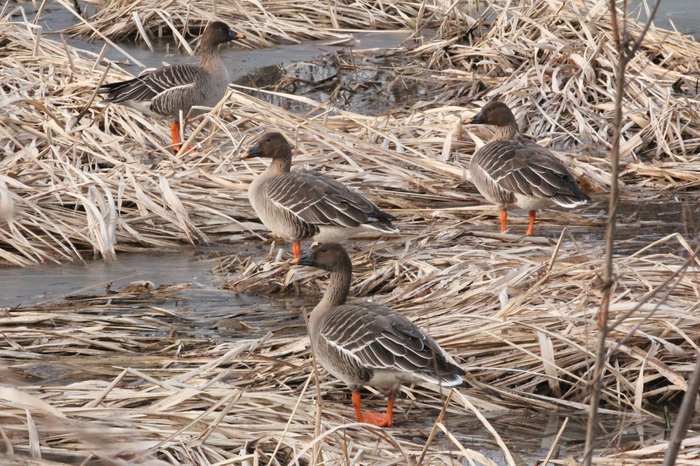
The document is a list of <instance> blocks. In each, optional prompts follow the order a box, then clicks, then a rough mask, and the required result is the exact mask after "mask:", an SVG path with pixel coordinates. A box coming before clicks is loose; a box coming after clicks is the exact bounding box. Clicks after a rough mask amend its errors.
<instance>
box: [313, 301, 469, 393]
mask: <svg viewBox="0 0 700 466" xmlns="http://www.w3.org/2000/svg"><path fill="white" fill-rule="evenodd" d="M320 334H321V337H322V338H324V339H326V341H327V342H328V343H329V346H330V347H333V348H335V349H336V350H337V352H338V353H339V354H338V356H340V357H341V358H343V359H345V360H347V361H348V362H350V361H352V362H353V363H354V365H357V366H360V367H363V368H366V369H369V370H370V371H373V370H389V371H396V372H403V373H412V374H413V375H415V376H417V377H419V378H422V379H423V380H426V381H428V382H431V383H435V384H437V383H442V384H443V385H446V386H451V385H458V384H460V383H461V382H462V378H461V377H460V375H463V374H464V373H465V372H464V370H462V369H461V368H460V367H458V366H456V365H454V364H452V363H450V362H449V361H448V360H447V357H446V355H445V352H444V351H443V350H442V348H440V346H439V345H438V344H437V342H436V341H435V340H433V339H432V338H431V337H430V336H429V335H428V334H427V333H425V332H424V331H423V330H421V329H420V328H419V327H418V326H416V325H415V324H414V323H413V322H411V321H410V320H409V319H407V318H406V317H404V316H403V315H401V314H399V313H397V312H396V311H394V310H392V309H390V308H388V307H385V306H381V305H359V304H346V305H343V306H338V307H336V308H334V309H332V310H331V311H329V312H328V314H326V315H325V316H324V322H323V324H322V327H321V329H320Z"/></svg>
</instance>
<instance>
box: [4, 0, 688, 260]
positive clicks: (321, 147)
mask: <svg viewBox="0 0 700 466" xmlns="http://www.w3.org/2000/svg"><path fill="white" fill-rule="evenodd" d="M555 3H556V2H555ZM557 5H558V3H557ZM562 11H564V12H566V11H568V10H566V9H564V10H562ZM563 14H564V13H563ZM3 21H4V22H5V23H3V24H4V25H5V26H7V27H3V31H2V32H1V33H0V34H2V36H1V37H2V39H1V40H2V43H3V45H4V48H3V53H4V55H3V56H2V57H0V67H1V72H2V75H3V76H4V77H5V78H6V79H5V81H4V85H3V87H2V88H1V90H0V99H2V102H3V103H4V104H5V105H3V106H2V110H0V112H1V113H0V115H1V119H0V132H1V134H2V136H1V137H2V140H1V142H0V147H2V150H3V152H4V153H5V155H6V157H5V158H4V159H3V161H2V164H1V165H0V192H1V193H2V196H3V197H2V212H3V214H2V219H3V220H2V224H1V225H0V244H3V245H4V247H3V248H2V249H0V254H2V257H1V258H0V260H2V261H3V262H5V263H10V264H15V265H22V266H25V265H30V264H34V263H41V262H46V261H59V260H81V259H82V258H83V257H85V254H86V251H93V254H94V255H96V256H98V257H105V258H111V257H114V255H115V253H116V252H117V251H119V250H125V249H131V248H133V247H134V246H145V247H152V246H156V247H159V246H161V247H162V246H168V245H171V244H173V243H182V242H183V241H184V242H190V243H201V242H206V241H212V240H216V239H219V238H222V237H225V238H226V239H228V240H230V241H235V240H238V239H240V238H242V237H243V236H244V235H249V234H251V231H252V232H258V231H263V230H264V228H263V227H262V226H261V225H260V224H259V223H258V222H257V221H256V220H255V217H254V214H253V212H252V210H251V209H250V206H249V204H248V201H247V194H246V186H247V184H248V183H249V182H250V180H252V178H253V177H254V176H255V174H256V173H258V172H259V170H260V169H261V167H262V165H260V164H257V163H251V164H243V163H242V162H241V161H239V159H238V155H239V153H240V151H241V149H242V148H244V147H247V145H249V144H250V143H251V141H252V140H253V139H254V138H255V134H257V133H258V132H259V131H261V129H263V128H265V129H276V130H280V131H282V132H283V133H285V134H286V135H287V137H288V138H289V139H290V140H292V141H294V142H295V143H297V145H298V147H297V154H296V155H297V157H298V158H297V164H299V165H301V166H306V167H308V168H312V169H313V168H320V169H322V170H324V171H327V172H329V173H332V174H333V175H334V176H337V177H339V178H341V179H343V180H345V182H347V183H348V184H350V185H351V186H353V187H356V188H359V189H363V190H364V191H365V192H366V193H367V194H368V195H370V197H372V198H373V199H374V200H376V201H377V202H379V204H380V205H381V206H382V207H383V208H385V209H388V210H389V211H391V212H392V213H394V214H395V215H397V216H399V217H400V218H401V220H400V222H399V227H400V228H402V229H404V230H405V229H406V228H407V227H408V226H409V225H411V224H413V223H415V222H426V224H427V223H430V222H431V221H433V220H435V219H440V222H439V223H436V225H446V226H448V225H450V224H452V223H453V222H454V223H463V222H467V221H469V223H470V225H475V226H477V227H482V226H486V225H488V226H492V225H493V223H492V220H491V216H492V215H493V212H494V209H493V207H491V206H487V205H483V202H482V200H481V198H480V197H478V196H475V195H474V190H473V188H472V186H471V184H469V183H466V181H467V180H468V179H469V174H468V170H466V168H465V167H466V166H467V163H468V158H469V154H471V153H473V151H474V149H475V147H478V146H479V145H481V144H482V143H483V141H484V140H485V138H487V137H488V134H487V133H484V132H481V131H480V130H473V129H471V128H466V129H465V128H463V127H462V125H461V124H460V117H461V116H462V114H463V113H467V114H468V113H470V112H474V111H476V107H471V106H469V107H467V108H465V107H463V106H460V105H456V104H458V103H459V102H456V101H455V102H450V101H448V104H454V105H447V106H437V105H435V104H430V103H427V102H426V101H418V102H416V104H415V105H414V106H413V107H408V108H399V109H396V110H395V111H392V112H390V113H388V114H386V115H380V116H377V117H374V116H372V117H370V116H364V115H360V114H357V113H353V112H347V111H341V110H337V109H335V108H333V106H332V105H331V104H330V103H328V102H315V101H313V100H310V99H308V98H305V97H303V96H289V95H286V96H287V97H288V98H291V99H296V100H298V101H300V102H304V103H305V104H307V105H310V106H312V108H314V109H315V111H311V112H309V113H307V114H306V115H302V116H301V117H300V116H299V115H297V114H294V113H291V112H287V111H284V110H282V109H280V108H278V107H275V106H272V105H270V104H268V103H266V102H263V101H261V100H258V99H255V98H252V97H249V96H247V95H245V94H242V93H241V92H239V91H237V90H234V91H232V93H231V94H230V96H229V98H228V99H226V100H225V101H224V102H223V103H222V104H221V105H219V106H218V107H217V109H215V110H214V112H212V113H211V114H209V115H207V116H205V117H202V118H200V119H198V120H195V122H194V125H193V126H192V127H191V128H190V130H189V131H188V132H187V134H188V135H190V143H191V144H195V145H196V146H197V147H196V149H197V151H196V152H193V153H188V154H184V155H183V154H181V155H180V156H178V157H174V156H172V154H171V153H170V152H169V150H168V148H167V147H164V146H163V144H164V142H166V141H168V134H167V126H166V125H164V124H162V122H158V121H155V120H152V119H149V118H146V117H143V116H142V115H140V114H138V113H136V112H132V111H130V110H127V109H124V108H122V107H118V106H111V107H109V108H107V109H106V110H103V111H98V109H96V108H94V107H92V108H90V109H89V110H88V111H87V112H86V113H85V116H84V117H83V118H82V119H81V120H80V121H76V117H77V114H78V113H79V112H80V111H81V110H82V109H83V108H84V107H85V106H86V105H87V104H88V103H89V102H90V101H91V100H90V99H91V97H92V96H93V92H94V88H95V87H96V86H97V84H98V83H99V81H100V80H101V79H102V78H103V77H104V74H105V64H104V62H99V63H97V64H96V63H95V59H96V57H95V55H93V54H89V53H86V52H82V51H77V50H75V49H73V48H70V47H67V46H65V45H64V44H62V43H60V42H56V41H52V40H49V39H47V38H46V37H43V36H41V34H40V33H39V31H38V30H37V29H36V28H34V27H33V26H32V25H30V24H22V23H9V22H8V21H9V16H8V17H5V18H4V19H3ZM528 24H530V23H528ZM550 26H552V25H551V24H550ZM552 27H553V26H552ZM522 29H523V30H525V29H526V26H523V27H522ZM494 30H496V29H494ZM559 31H560V30H559V29H555V30H554V32H553V33H556V32H559ZM523 34H524V32H523ZM678 40H681V39H678ZM683 40H685V41H686V42H688V44H687V47H693V46H694V42H691V41H690V40H689V39H687V38H685V39H683ZM436 43H439V39H438V40H437V41H436ZM426 46H430V44H427V45H426ZM659 47H662V48H663V47H664V44H660V45H659ZM419 49H420V47H419V48H418V49H415V50H419ZM354 53H361V52H354ZM411 53H412V60H411V62H410V63H411V65H410V66H411V69H413V70H414V69H415V67H416V63H417V62H416V60H417V59H416V57H417V56H420V54H416V53H413V52H411ZM669 53H670V52H669ZM66 58H69V60H68V64H69V67H66ZM394 63H395V65H396V66H399V62H398V61H394ZM486 71H488V70H486ZM440 74H441V73H438V75H440ZM472 74H473V75H474V76H475V77H477V76H478V75H477V74H476V73H472ZM442 75H444V73H442ZM126 77H128V75H127V74H126V73H125V72H123V71H122V70H120V69H119V67H118V66H116V65H115V64H113V65H112V67H111V69H110V70H109V72H108V76H107V79H108V80H109V81H112V80H117V79H124V78H126ZM488 79H491V78H488ZM633 81H634V79H633ZM507 84H508V85H509V86H511V87H512V85H513V83H512V82H509V83H507ZM521 84H522V85H523V90H527V89H529V86H531V85H532V83H531V82H529V81H523V82H522V83H521ZM649 85H650V86H652V87H653V86H658V88H659V89H663V85H664V83H663V82H660V83H658V84H654V83H651V84H649ZM477 87H478V86H477ZM657 92H661V91H657ZM277 95H284V94H277ZM567 95H568V94H567ZM436 97H439V96H436ZM669 99H670V100H669V101H670V102H681V103H682V102H690V100H689V99H688V98H686V97H682V98H675V97H673V96H670V97H669ZM465 100H466V99H465ZM574 104H576V102H575V101H573V103H572V105H574ZM572 108H575V107H572ZM536 115H537V112H535V111H531V112H529V113H528V117H529V118H532V119H533V120H532V121H533V122H534V119H535V117H536ZM604 117H605V115H603V118H604ZM671 121H675V122H676V123H675V124H676V125H677V126H674V128H675V129H674V131H675V132H676V133H678V134H686V132H687V131H690V130H691V129H692V128H693V127H694V125H695V124H697V123H696V120H693V121H690V122H688V123H687V124H686V122H685V121H677V120H671ZM550 134H551V136H550V137H549V140H550V141H549V142H550V143H551V142H552V141H554V140H556V139H557V137H558V136H557V134H559V135H561V136H562V137H565V135H566V132H565V131H560V132H559V133H556V132H551V133H550ZM543 142H544V143H546V142H547V140H545V141H543ZM684 144H685V147H687V148H688V149H689V150H690V149H691V148H692V144H693V141H692V140H687V141H684ZM565 153H566V154H567V155H568V156H569V158H570V160H571V167H572V170H573V171H574V173H575V174H576V175H577V177H579V178H580V179H581V181H582V182H584V183H585V184H587V185H588V187H587V189H588V190H589V192H591V191H593V192H595V191H605V190H606V189H607V186H608V184H609V181H610V180H609V174H608V172H607V168H608V162H607V160H606V159H605V156H604V153H603V152H600V151H598V152H595V153H591V152H590V151H586V150H583V151H578V150H573V151H566V152H565ZM674 157H675V159H668V160H646V159H644V158H639V159H638V160H630V161H629V163H628V164H627V166H626V168H625V171H624V175H623V182H624V183H625V186H624V188H623V195H625V196H628V197H633V198H636V199H640V200H641V199H648V198H652V197H654V196H657V195H658V193H659V191H660V190H664V189H686V188H687V189H692V188H694V187H696V186H698V184H700V160H698V156H697V155H692V156H691V155H688V156H686V157H684V159H683V160H682V161H681V160H680V158H679V157H681V155H677V156H674ZM465 205H466V206H467V207H466V208H460V209H455V210H449V209H447V208H448V207H449V208H452V207H455V206H459V207H462V206H465ZM426 207H428V209H426ZM557 216H558V218H560V219H561V220H562V221H563V220H566V221H565V222H563V223H564V224H568V225H591V224H592V225H599V224H600V222H601V216H600V212H599V210H598V209H596V208H588V209H582V210H576V211H572V212H567V213H565V214H557ZM546 218H547V214H545V216H544V218H543V219H544V220H545V222H546ZM558 224H561V223H558ZM516 227H517V225H516Z"/></svg>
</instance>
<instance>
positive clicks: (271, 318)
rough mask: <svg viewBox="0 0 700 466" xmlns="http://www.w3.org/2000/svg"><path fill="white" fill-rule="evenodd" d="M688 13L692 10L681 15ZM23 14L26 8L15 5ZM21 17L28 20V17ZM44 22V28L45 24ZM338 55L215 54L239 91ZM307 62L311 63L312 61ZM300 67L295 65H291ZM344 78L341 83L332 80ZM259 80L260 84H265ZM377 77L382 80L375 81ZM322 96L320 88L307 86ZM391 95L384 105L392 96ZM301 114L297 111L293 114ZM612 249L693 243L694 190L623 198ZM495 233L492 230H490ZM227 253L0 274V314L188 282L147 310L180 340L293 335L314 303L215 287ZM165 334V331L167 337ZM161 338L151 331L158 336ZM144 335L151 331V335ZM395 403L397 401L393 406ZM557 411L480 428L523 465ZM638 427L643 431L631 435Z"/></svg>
mask: <svg viewBox="0 0 700 466" xmlns="http://www.w3.org/2000/svg"><path fill="white" fill-rule="evenodd" d="M693 5H694V2H692V1H690V0H687V1H684V0H664V1H663V2H662V6H661V8H662V9H661V11H660V13H659V17H658V18H659V19H658V20H657V25H658V26H667V23H668V21H673V22H674V24H675V26H676V27H678V29H679V30H681V31H683V32H690V33H695V34H696V36H697V37H700V27H698V24H700V9H697V8H695V7H694V6H693ZM691 6H692V7H691ZM24 7H25V9H26V10H27V11H28V12H30V11H31V10H32V8H35V6H32V5H31V4H24ZM29 16H30V17H31V14H29ZM42 18H43V19H42V20H41V21H40V24H41V25H42V26H43V27H44V30H45V31H49V30H58V29H60V28H63V27H66V26H68V25H70V24H72V21H73V17H72V16H71V15H69V14H68V13H66V12H65V11H64V10H63V8H62V7H61V6H60V5H56V4H53V3H49V4H48V6H47V8H46V9H45V12H44V15H43V16H42ZM47 20H50V23H47ZM406 36H407V33H377V34H374V33H362V34H357V35H356V37H357V38H358V39H359V40H360V42H359V44H358V45H357V47H358V48H373V47H378V46H382V47H386V46H392V45H397V44H398V43H400V42H401V41H402V40H403V39H404V38H405V37H406ZM68 41H69V43H71V44H72V45H76V46H80V47H82V48H86V49H88V50H91V51H94V52H99V50H100V49H101V47H102V44H99V43H95V44H87V43H85V42H84V41H82V40H80V39H73V38H69V39H68ZM120 45H121V46H123V47H124V48H125V49H126V50H127V51H128V53H129V54H131V55H133V56H134V58H136V59H137V60H139V61H142V62H143V63H144V64H146V65H147V66H160V64H161V63H162V61H164V60H165V61H167V62H168V63H170V64H175V63H181V62H193V61H195V60H196V59H195V58H193V57H189V56H186V55H181V54H176V55H170V56H167V57H165V56H164V52H165V50H166V48H167V41H161V42H159V43H157V44H156V45H157V48H158V53H156V54H153V53H151V52H150V51H149V50H148V49H147V47H146V46H145V45H133V44H120ZM340 48H341V47H335V46H318V45H317V44H315V43H313V42H310V41H308V42H305V43H303V44H300V45H286V46H282V47H279V48H275V49H268V50H256V51H247V50H241V49H236V48H227V49H225V50H224V51H223V54H224V57H225V59H226V61H227V63H229V64H230V69H231V72H232V76H234V79H236V80H237V82H238V83H240V84H243V85H248V84H251V83H255V84H256V85H262V84H266V83H267V84H274V83H275V82H276V80H277V81H278V80H279V79H281V78H282V77H283V74H275V72H276V71H280V70H282V68H279V67H278V64H280V63H285V66H284V71H285V73H286V75H289V74H294V75H295V76H298V77H302V78H309V79H307V81H313V82H319V81H323V80H325V79H327V78H329V77H332V76H334V73H336V74H337V66H336V64H333V63H325V65H327V66H323V65H324V63H323V62H322V61H320V60H319V59H318V57H319V56H320V54H322V53H324V52H329V51H337V50H339V49H340ZM108 57H109V58H112V59H118V60H123V59H124V57H123V56H121V54H120V53H119V52H118V51H116V50H111V51H110V52H109V53H108ZM311 61H313V63H310V62H311ZM298 62H303V63H298ZM130 71H131V72H132V73H138V71H139V70H138V67H136V66H133V67H131V68H130ZM361 74H362V78H363V80H364V81H365V82H368V81H372V80H373V79H375V78H377V76H375V75H373V74H371V73H370V72H368V71H366V70H361ZM341 79H342V78H341ZM264 80H267V81H264ZM376 80H377V81H382V80H384V81H386V80H387V79H386V77H379V78H378V79H376ZM307 91H313V92H317V93H318V95H321V94H323V92H325V91H324V90H323V89H307ZM420 92H426V90H425V89H424V88H416V89H411V90H410V93H413V94H417V93H420ZM377 95H378V92H377V89H374V91H372V92H368V93H366V94H365V96H364V97H366V98H365V99H364V100H363V96H362V95H360V96H359V97H358V96H355V97H354V98H353V99H352V101H351V102H349V103H348V106H347V107H346V108H349V109H352V110H354V111H360V112H367V113H377V112H381V111H384V110H386V108H387V106H388V107H391V106H393V105H398V104H400V103H401V102H402V100H401V99H402V96H401V95H400V94H391V92H389V93H388V94H385V95H384V96H382V97H381V98H379V99H374V100H371V98H372V96H375V97H376V96H377ZM392 95H393V97H392ZM301 110H303V109H301ZM585 209H586V212H587V213H588V214H590V213H595V214H596V215H597V219H598V221H597V224H596V225H594V226H591V225H582V226H574V227H572V228H571V229H572V232H573V234H574V236H575V237H576V238H581V239H583V240H584V241H585V242H586V243H587V244H593V245H598V246H601V245H602V241H603V238H604V223H605V219H606V216H607V200H606V199H605V197H604V195H600V196H599V197H597V198H596V199H594V202H593V203H591V204H590V205H589V206H586V207H585ZM619 214H620V215H619V225H618V242H617V244H618V246H619V249H618V253H620V254H622V253H624V254H629V253H632V252H635V251H637V250H639V249H640V248H642V247H644V246H647V245H649V244H651V243H652V242H653V241H656V240H658V239H660V238H663V237H664V236H666V235H669V234H672V233H676V232H678V233H681V234H683V235H684V236H685V237H686V238H698V233H699V232H700V199H699V198H698V195H697V194H693V195H691V194H685V193H668V194H664V195H663V196H660V197H659V199H658V200H657V201H655V202H645V203H640V202H637V201H635V200H633V199H625V200H624V201H623V202H622V204H621V206H620V209H619ZM494 227H495V223H494ZM559 231H560V229H555V228H544V229H543V230H542V231H538V233H539V234H542V235H545V236H550V237H553V238H556V237H557V236H558V235H559ZM237 249H238V248H237V247H236V246H235V245H232V246H231V247H229V248H226V249H219V250H212V249H199V250H193V249H191V248H182V249H180V250H177V251H169V252H154V251H148V252H144V253H132V254H120V255H119V258H118V260H117V261H115V262H104V261H101V260H98V261H87V262H86V263H85V264H64V265H61V266H54V265H47V266H38V267H30V268H25V269H19V268H0V283H1V284H2V285H1V286H0V287H1V290H2V292H0V308H3V307H16V306H22V307H31V306H36V305H50V304H52V303H58V302H64V301H65V300H69V301H71V302H75V303H79V302H80V300H81V299H85V300H89V299H91V297H99V296H104V295H106V294H107V292H108V291H114V290H121V289H123V288H124V287H125V286H127V285H128V284H129V283H132V282H135V281H143V280H148V281H150V282H153V283H154V285H155V286H156V287H158V286H161V285H167V284H171V285H177V284H189V286H187V287H186V288H183V289H181V290H177V291H173V292H172V293H170V294H169V295H168V297H167V298H165V299H163V300H161V301H159V302H158V303H157V306H158V307H159V308H161V309H163V310H165V311H168V312H170V313H171V314H172V316H171V317H169V318H168V319H163V321H164V322H167V323H168V325H169V326H170V327H169V328H173V329H175V330H176V332H177V334H178V335H179V336H182V337H184V338H202V337H205V338H212V339H221V340H233V339H236V338H255V337H261V336H263V335H265V334H266V333H267V332H273V333H274V334H276V335H302V334H303V333H304V321H303V317H302V316H301V314H300V313H299V312H296V310H297V308H298V306H299V305H312V304H313V300H314V298H308V299H306V300H301V301H300V300H299V299H296V298H295V299H288V298H284V297H272V298H270V297H261V296H250V295H245V294H238V293H235V292H233V291H228V290H223V289H222V288H221V286H222V284H223V281H222V279H221V278H220V277H218V276H216V275H215V274H214V273H212V272H211V269H212V268H213V267H214V266H216V265H217V264H218V263H219V259H218V255H219V254H220V253H228V254H230V253H234V252H241V251H239V250H237ZM249 252H250V253H253V254H255V256H256V258H258V259H260V258H262V257H264V256H265V254H266V253H267V252H266V251H265V250H263V249H260V250H249ZM651 252H657V253H674V254H680V255H683V250H682V247H681V246H680V245H679V244H678V243H677V242H674V241H669V242H667V243H664V244H661V245H659V246H655V247H654V248H653V249H652V250H651ZM129 306H133V309H138V307H139V306H141V304H140V303H133V304H125V309H127V310H123V311H121V312H128V309H129ZM169 328H164V329H163V331H162V334H163V335H165V334H166V333H167V332H168V330H169ZM159 334H160V333H159ZM150 336H153V333H151V334H150ZM27 375H28V376H30V377H31V382H33V383H42V384H46V383H56V384H66V383H70V382H75V381H77V380H82V379H83V378H90V377H94V375H93V374H88V373H81V372H80V371H77V370H76V368H74V367H71V366H70V365H69V364H66V365H61V364H60V363H57V362H56V361H52V362H51V363H50V364H45V365H42V364H37V365H35V366H34V368H33V369H32V370H31V372H29V373H28V374H27ZM401 403H407V400H402V401H401ZM562 418H563V415H560V414H557V413H552V414H551V415H550V414H548V413H540V414H537V415H530V414H528V413H523V414H522V415H513V414H512V413H509V414H508V415H506V416H503V415H498V416H490V417H489V420H490V422H491V423H492V424H493V425H494V427H495V428H496V431H498V432H499V433H500V434H501V435H502V436H503V437H504V438H505V439H506V443H507V444H508V445H509V447H510V448H511V450H512V451H513V452H517V453H518V454H520V455H521V458H522V459H523V460H524V461H526V462H528V463H531V462H532V460H533V459H536V458H541V457H544V456H545V455H546V453H547V450H548V448H549V445H550V443H551V441H552V439H553V436H554V435H555V434H556V430H557V428H558V426H560V425H561V421H562ZM570 422H571V424H570V425H569V428H567V430H566V432H565V435H564V437H563V439H562V441H561V452H560V454H559V458H562V457H565V456H566V455H569V454H577V453H579V452H580V451H581V448H582V442H583V432H585V420H583V419H582V418H580V417H574V418H572V420H571V421H570ZM444 423H445V424H446V425H447V426H448V427H449V428H450V431H451V432H453V433H457V438H458V440H459V441H460V442H461V443H462V444H463V445H464V446H466V447H471V448H475V449H477V448H478V450H479V451H480V452H482V453H484V454H487V455H488V456H490V457H491V458H492V459H493V460H494V461H495V462H497V463H499V464H503V463H504V459H503V457H502V454H501V453H500V450H498V449H497V447H496V446H495V444H494V442H493V440H492V438H491V436H490V434H488V433H487V432H486V431H485V430H484V429H483V428H482V426H481V424H480V423H479V422H478V421H477V420H476V419H474V418H472V417H467V416H463V415H460V416H450V415H449V414H448V415H447V416H446V419H445V422H444ZM601 427H603V429H604V430H605V432H606V433H605V434H604V435H603V437H604V438H605V439H607V440H608V444H609V445H612V446H611V448H615V446H616V445H625V444H627V443H629V442H630V441H637V440H639V439H640V437H642V438H648V437H649V436H652V435H659V436H660V438H663V437H665V435H666V432H665V431H664V426H663V424H661V423H659V422H656V421H653V422H652V421H649V420H644V421H639V420H637V421H634V420H633V419H632V420H630V419H626V418H624V417H620V416H611V417H603V419H602V421H601ZM431 428H432V419H431V420H425V421H424V422H423V423H422V421H421V420H420V419H412V420H410V421H403V422H399V423H398V425H397V435H401V436H404V437H407V438H413V437H415V438H417V439H418V441H419V443H422V442H424V440H425V438H427V435H428V434H429V432H430V429H431ZM642 431H644V433H643V434H642V433H641V432H642ZM436 442H437V443H438V444H439V445H442V446H443V448H445V449H446V450H449V449H450V448H451V443H449V442H448V441H446V440H445V439H440V438H438V439H436Z"/></svg>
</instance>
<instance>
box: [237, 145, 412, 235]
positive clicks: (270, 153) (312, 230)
mask: <svg viewBox="0 0 700 466" xmlns="http://www.w3.org/2000/svg"><path fill="white" fill-rule="evenodd" d="M241 157H242V158H244V159H249V158H253V157H267V158H271V159H272V163H271V164H270V166H269V167H268V168H267V169H266V170H265V171H264V172H263V173H262V174H261V175H259V176H258V177H257V178H256V179H255V180H254V181H253V183H251V185H250V187H249V189H248V197H249V199H250V203H251V205H252V206H253V208H254V209H255V212H256V213H257V214H258V216H259V217H260V220H261V221H262V222H263V223H264V224H265V225H266V226H267V227H268V228H269V229H270V230H271V231H272V232H273V233H275V234H276V235H278V236H281V237H283V238H285V239H287V240H290V241H293V242H299V241H301V240H304V239H311V238H313V239H314V240H316V241H320V242H328V241H340V240H343V239H347V238H349V237H351V236H354V235H355V234H357V233H359V232H360V231H363V230H378V231H382V232H386V233H396V232H398V229H397V228H396V227H394V226H393V225H392V224H391V221H392V220H394V217H393V216H392V215H389V214H387V213H385V212H382V211H381V210H379V207H377V206H376V205H375V204H374V203H373V202H372V201H370V200H369V199H367V198H366V197H364V196H363V195H362V194H360V193H358V192H357V191H353V190H351V189H349V188H348V187H346V186H345V185H344V184H342V183H341V182H339V181H337V180H335V179H333V178H331V177H329V176H326V175H323V174H321V173H317V172H313V171H306V170H294V171H291V164H292V148H291V146H290V145H289V142H287V140H286V139H285V138H284V136H282V135H281V134H280V133H266V134H264V135H262V136H261V137H260V139H259V140H258V141H257V143H256V144H255V145H254V146H253V147H251V148H250V149H249V150H248V151H247V152H246V153H244V154H243V155H242V156H241Z"/></svg>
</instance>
